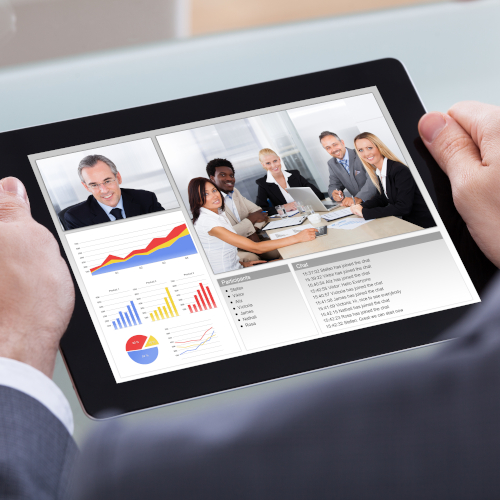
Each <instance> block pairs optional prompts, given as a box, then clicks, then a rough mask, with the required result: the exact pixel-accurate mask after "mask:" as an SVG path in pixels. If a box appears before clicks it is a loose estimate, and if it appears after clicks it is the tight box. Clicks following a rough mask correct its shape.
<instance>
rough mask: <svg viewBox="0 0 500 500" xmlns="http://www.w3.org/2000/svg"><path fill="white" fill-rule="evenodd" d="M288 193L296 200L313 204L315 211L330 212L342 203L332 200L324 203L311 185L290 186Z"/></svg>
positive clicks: (304, 203)
mask: <svg viewBox="0 0 500 500" xmlns="http://www.w3.org/2000/svg"><path fill="white" fill-rule="evenodd" d="M287 193H289V194H290V196H291V197H292V198H293V199H294V200H296V201H300V202H301V203H302V205H311V207H312V208H313V210H314V211H315V212H328V211H330V210H333V209H334V208H337V207H338V206H339V205H340V203H337V202H332V201H331V200H325V201H326V203H323V202H322V201H321V200H320V199H319V198H318V197H317V196H316V194H315V193H314V191H313V190H312V189H311V188H310V187H299V188H288V189H287Z"/></svg>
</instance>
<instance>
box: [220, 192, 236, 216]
mask: <svg viewBox="0 0 500 500" xmlns="http://www.w3.org/2000/svg"><path fill="white" fill-rule="evenodd" d="M221 193H222V196H224V205H225V206H226V207H227V208H229V210H231V212H233V214H234V216H235V217H236V219H237V221H238V222H241V217H240V214H239V213H238V209H237V208H236V204H235V203H234V200H233V194H234V191H231V192H230V193H223V192H222V191H221Z"/></svg>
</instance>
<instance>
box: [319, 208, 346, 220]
mask: <svg viewBox="0 0 500 500" xmlns="http://www.w3.org/2000/svg"><path fill="white" fill-rule="evenodd" d="M348 215H352V212H351V209H350V208H349V207H346V208H342V209H340V210H335V212H331V213H329V214H324V215H322V216H321V217H323V219H325V220H326V221H328V222H330V221H332V220H335V219H341V218H342V217H347V216H348Z"/></svg>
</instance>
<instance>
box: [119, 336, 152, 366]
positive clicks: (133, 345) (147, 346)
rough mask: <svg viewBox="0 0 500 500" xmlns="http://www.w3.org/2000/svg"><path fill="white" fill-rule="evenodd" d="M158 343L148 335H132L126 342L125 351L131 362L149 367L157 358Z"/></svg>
mask: <svg viewBox="0 0 500 500" xmlns="http://www.w3.org/2000/svg"><path fill="white" fill-rule="evenodd" d="M158 344H159V342H158V341H157V340H156V339H155V338H154V337H153V336H152V335H150V336H149V337H146V336H145V335H134V336H133V337H130V338H129V339H128V340H127V345H126V346H125V349H126V351H127V353H128V355H129V357H130V359H131V360H132V361H135V362H136V363H139V364H140V365H149V364H150V363H152V362H153V361H155V359H156V358H157V357H158V347H157V346H158Z"/></svg>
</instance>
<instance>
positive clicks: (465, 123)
mask: <svg viewBox="0 0 500 500" xmlns="http://www.w3.org/2000/svg"><path fill="white" fill-rule="evenodd" d="M448 114H449V115H450V116H451V117H452V118H453V119H454V120H455V121H456V122H457V123H458V124H459V125H460V126H461V127H462V128H463V129H464V130H465V132H467V134H469V135H470V137H471V139H472V140H473V141H474V144H476V146H477V147H478V148H479V150H480V152H481V154H482V155H483V156H482V163H483V165H485V166H489V165H490V164H492V163H494V162H496V161H497V160H498V156H499V154H500V143H499V141H498V137H499V136H500V108H499V107H498V106H493V105H492V104H483V103H481V102H475V101H464V102H459V103H457V104H455V105H453V106H452V107H451V108H450V109H449V110H448Z"/></svg>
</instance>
